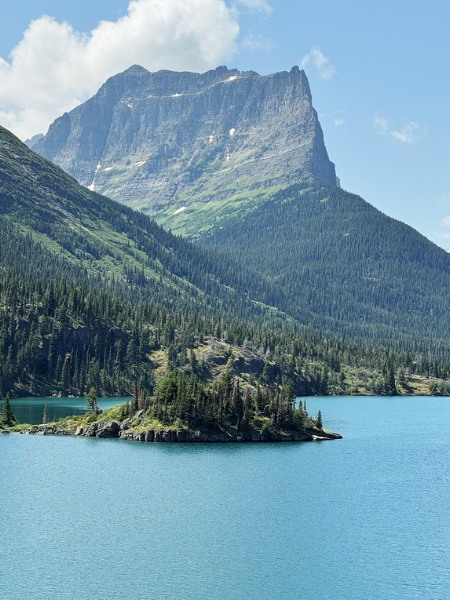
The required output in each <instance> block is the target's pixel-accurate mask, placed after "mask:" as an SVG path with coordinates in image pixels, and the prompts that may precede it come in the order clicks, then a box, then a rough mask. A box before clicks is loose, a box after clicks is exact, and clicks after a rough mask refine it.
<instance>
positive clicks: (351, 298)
mask: <svg viewBox="0 0 450 600" xmlns="http://www.w3.org/2000/svg"><path fill="white" fill-rule="evenodd" d="M36 150H37V151H39V152H40V153H42V154H43V155H45V156H47V157H48V158H50V159H51V160H54V161H55V162H56V163H58V164H60V165H61V166H62V167H63V168H65V169H67V170H68V171H69V172H71V173H72V174H73V175H74V176H75V177H76V178H77V179H78V180H80V181H82V182H83V183H85V184H93V185H94V187H96V188H97V187H98V189H101V190H102V191H104V192H106V193H107V194H110V195H113V196H114V197H116V198H120V199H121V201H124V202H125V203H130V204H133V205H134V206H137V207H139V208H141V209H143V210H145V211H149V212H151V213H152V214H154V215H155V218H156V219H157V220H158V222H160V223H164V224H165V225H168V226H170V228H171V230H172V231H173V232H181V233H185V234H188V235H189V236H190V237H191V238H195V239H197V240H198V241H200V242H201V243H202V244H203V245H204V246H205V247H206V248H207V249H208V250H209V251H211V250H212V249H214V251H215V257H216V258H215V259H214V260H215V261H217V256H221V257H222V260H223V261H225V260H230V259H231V260H232V261H234V264H235V265H236V266H237V267H236V269H235V270H234V271H235V272H236V271H238V272H240V273H241V275H242V277H243V278H244V279H245V278H247V282H246V284H247V290H248V291H249V293H250V296H251V297H253V298H258V299H259V300H261V301H262V302H263V303H264V304H265V305H269V306H273V307H276V308H278V309H279V310H281V311H282V312H283V313H285V314H287V315H289V316H290V317H291V318H293V319H295V320H297V321H298V322H300V323H302V324H304V325H307V326H310V327H313V328H314V329H315V330H317V331H320V332H322V333H326V334H332V335H338V336H342V337H344V338H346V339H354V338H357V339H359V340H364V341H368V340H370V341H372V342H373V343H374V344H380V343H381V344H385V345H386V346H387V347H389V348H392V347H394V346H395V347H398V348H403V349H406V348H407V349H408V350H412V351H416V350H418V349H420V350H421V351H429V352H432V353H433V354H436V353H437V354H439V355H448V347H447V340H446V335H447V331H448V330H449V326H450V318H449V315H450V310H449V308H450V306H449V302H448V290H449V288H450V256H449V255H448V254H446V253H445V252H444V251H443V250H441V249H439V248H437V247H436V246H435V245H433V244H432V243H431V242H429V241H428V240H427V239H425V238H424V237H423V236H421V235H420V234H418V233H417V232H416V231H414V230H413V229H411V228H409V227H407V226H406V225H404V224H402V223H400V222H398V221H395V220H393V219H390V218H389V217H387V216H386V215H384V214H382V213H381V212H380V211H377V210H376V209H374V208H373V207H372V206H370V205H369V204H368V203H366V202H365V201H364V200H363V199H362V198H360V197H358V196H356V195H354V194H350V193H348V192H346V191H344V190H342V189H341V188H340V187H339V186H338V185H337V182H336V175H335V169H334V165H333V164H332V163H331V162H330V161H329V159H328V155H327V151H326V148H325V145H324V141H323V135H322V131H321V129H320V124H319V122H318V119H317V113H316V111H315V110H314V108H313V106H312V102H311V93H310V89H309V85H308V81H307V79H306V76H305V74H304V73H303V72H302V71H300V70H299V69H298V68H293V69H291V71H290V72H283V73H275V74H273V75H268V76H263V77H262V76H260V75H257V74H256V73H253V72H245V73H242V72H239V71H236V70H228V69H227V68H225V67H219V68H218V69H216V70H214V71H209V72H208V73H205V74H203V75H200V74H193V73H173V72H169V71H161V72H159V73H154V74H151V73H148V72H147V71H146V70H145V69H142V68H141V67H132V68H131V69H129V70H128V71H125V72H124V73H122V74H119V75H117V76H115V77H112V78H111V79H109V80H108V81H107V82H106V83H105V85H104V86H103V87H102V88H101V89H100V91H99V92H98V93H97V94H96V95H95V96H94V97H93V98H92V99H91V100H89V101H88V102H86V103H84V104H83V105H81V106H79V107H78V108H76V109H74V110H73V111H71V112H70V113H68V114H66V115H64V116H63V117H61V118H60V119H58V120H57V121H55V123H54V124H53V125H52V126H51V127H50V129H49V132H48V134H47V135H46V136H45V137H44V138H42V139H40V140H39V141H37V143H36ZM241 283H242V287H241V288H240V289H242V290H243V289H244V288H245V282H244V281H243V280H241ZM233 285H234V286H236V284H233Z"/></svg>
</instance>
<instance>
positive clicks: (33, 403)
mask: <svg viewBox="0 0 450 600" xmlns="http://www.w3.org/2000/svg"><path fill="white" fill-rule="evenodd" d="M127 400H130V398H98V405H99V407H100V408H101V409H102V410H106V409H107V408H112V407H113V406H116V405H117V404H122V403H123V402H126V401H127ZM45 405H47V410H48V420H49V421H55V420H56V419H60V418H61V417H67V416H69V415H82V414H84V413H86V412H87V411H88V407H87V403H86V398H85V397H78V398H74V397H71V398H67V397H62V398H15V399H13V400H11V408H12V410H13V413H14V415H15V417H16V419H17V420H18V421H19V422H20V423H31V424H32V425H35V424H38V423H42V418H43V414H44V406H45Z"/></svg>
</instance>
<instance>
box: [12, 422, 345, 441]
mask: <svg viewBox="0 0 450 600" xmlns="http://www.w3.org/2000/svg"><path fill="white" fill-rule="evenodd" d="M124 425H125V426H124ZM23 433H26V434H30V435H68V436H75V437H78V436H82V437H95V438H107V439H121V440H128V441H134V442H146V443H181V444H184V443H229V442H231V443H255V442H257V443H261V442H314V441H324V440H338V439H342V436H341V435H340V434H338V433H333V432H331V431H322V430H320V429H312V428H311V429H307V430H305V431H304V432H300V431H283V432H274V431H269V430H265V431H259V430H257V429H248V430H245V431H238V432H233V433H227V432H225V431H223V430H221V429H219V428H215V429H209V430H206V429H198V430H194V431H191V430H187V429H180V430H175V429H161V430H154V429H148V430H140V431H133V430H130V429H129V428H127V426H126V424H120V423H118V422H117V421H103V422H102V421H100V422H97V423H93V424H92V425H90V426H89V427H77V428H76V429H74V430H68V429H64V428H62V427H58V426H57V425H33V426H32V427H30V428H29V429H28V430H26V431H24V432H23Z"/></svg>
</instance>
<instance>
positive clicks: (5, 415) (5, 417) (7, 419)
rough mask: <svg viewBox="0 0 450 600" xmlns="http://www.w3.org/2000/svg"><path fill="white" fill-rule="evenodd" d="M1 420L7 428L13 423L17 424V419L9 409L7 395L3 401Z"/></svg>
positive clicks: (9, 404)
mask: <svg viewBox="0 0 450 600" xmlns="http://www.w3.org/2000/svg"><path fill="white" fill-rule="evenodd" d="M1 420H2V421H3V423H4V425H7V426H8V427H11V426H12V425H14V424H15V423H17V419H16V417H15V416H14V413H13V411H12V408H11V403H10V401H9V393H7V394H6V397H5V400H4V402H3V408H2V412H1Z"/></svg>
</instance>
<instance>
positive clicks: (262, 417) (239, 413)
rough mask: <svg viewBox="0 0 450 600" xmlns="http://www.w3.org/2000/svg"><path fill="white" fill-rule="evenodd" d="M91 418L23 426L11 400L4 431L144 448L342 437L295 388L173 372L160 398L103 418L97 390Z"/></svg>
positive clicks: (90, 402) (161, 385)
mask: <svg viewBox="0 0 450 600" xmlns="http://www.w3.org/2000/svg"><path fill="white" fill-rule="evenodd" d="M86 401H87V408H88V412H87V413H86V414H84V415H78V416H70V417H66V418H63V419H60V420H58V421H55V422H50V423H47V422H45V421H46V417H45V410H44V415H43V421H44V422H43V423H42V424H39V425H29V424H19V423H17V421H16V419H15V417H14V415H13V413H12V410H11V406H10V402H9V397H7V398H6V399H5V401H4V403H3V410H2V413H1V416H0V430H2V431H5V432H6V431H8V432H20V433H27V434H37V435H70V436H86V437H96V438H117V439H122V440H132V441H140V442H181V443H186V442H221V443H224V442H303V441H317V440H334V439H340V438H341V437H342V436H341V435H339V434H337V433H333V432H331V431H329V430H327V429H325V428H324V427H323V423H322V414H321V411H319V412H318V415H317V417H316V418H313V417H311V416H310V415H309V414H308V411H307V408H306V401H302V400H300V401H299V402H296V400H295V396H293V394H292V390H291V387H290V386H285V389H282V388H279V389H278V390H277V391H276V392H275V393H273V392H272V390H270V389H265V390H263V389H261V388H259V387H258V389H257V390H256V393H255V394H252V393H251V392H250V391H249V390H248V389H246V390H244V391H241V390H240V388H239V380H233V378H232V377H231V376H229V375H228V376H227V375H225V376H224V377H223V378H222V379H221V381H220V382H218V383H217V384H216V385H215V386H213V387H212V388H210V387H204V386H202V385H201V384H200V382H199V381H198V379H197V378H195V377H188V376H185V375H183V374H182V373H179V372H175V371H169V372H168V373H167V374H166V375H165V376H164V377H163V378H161V379H160V381H159V382H158V385H157V386H156V389H155V393H154V394H153V395H151V396H150V395H149V394H148V393H147V392H146V391H145V390H137V389H136V390H135V392H134V394H133V397H132V399H131V401H130V402H126V403H125V404H122V405H119V406H116V407H114V408H111V409H108V410H106V411H104V412H102V411H101V410H100V409H99V407H98V403H97V396H96V391H95V389H93V388H92V389H91V390H90V392H89V394H88V395H87V397H86Z"/></svg>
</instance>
